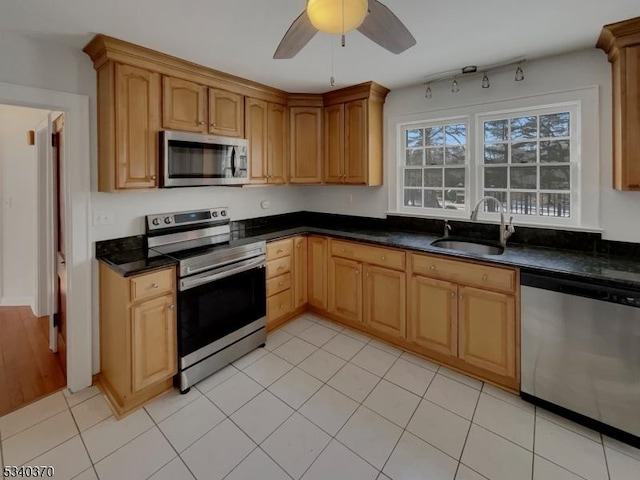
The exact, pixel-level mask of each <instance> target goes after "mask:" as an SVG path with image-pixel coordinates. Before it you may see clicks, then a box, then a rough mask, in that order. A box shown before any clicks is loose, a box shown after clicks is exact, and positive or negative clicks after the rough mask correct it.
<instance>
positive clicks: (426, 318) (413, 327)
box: [407, 275, 458, 356]
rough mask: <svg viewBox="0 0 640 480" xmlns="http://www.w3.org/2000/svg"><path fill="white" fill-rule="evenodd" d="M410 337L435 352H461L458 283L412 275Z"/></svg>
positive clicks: (411, 340)
mask: <svg viewBox="0 0 640 480" xmlns="http://www.w3.org/2000/svg"><path fill="white" fill-rule="evenodd" d="M410 282H411V285H410V291H409V321H408V329H407V339H408V340H409V341H410V342H413V343H415V344H416V345H420V346H421V347H424V348H428V349H430V350H433V351H435V352H439V353H444V354H446V355H452V356H456V355H457V354H458V286H457V285H456V284H455V283H449V282H445V281H442V280H435V279H433V278H427V277H419V276H415V275H414V276H413V277H411V280H410Z"/></svg>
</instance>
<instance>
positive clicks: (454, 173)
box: [444, 168, 464, 188]
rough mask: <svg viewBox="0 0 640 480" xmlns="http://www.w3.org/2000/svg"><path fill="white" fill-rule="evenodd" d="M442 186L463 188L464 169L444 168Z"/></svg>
mask: <svg viewBox="0 0 640 480" xmlns="http://www.w3.org/2000/svg"><path fill="white" fill-rule="evenodd" d="M444 186H445V187H449V188H452V187H458V188H464V168H445V169H444Z"/></svg>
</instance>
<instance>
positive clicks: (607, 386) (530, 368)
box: [521, 272, 640, 447]
mask: <svg viewBox="0 0 640 480" xmlns="http://www.w3.org/2000/svg"><path fill="white" fill-rule="evenodd" d="M521 283H522V290H521V302H522V316H521V318H522V345H521V349H522V367H521V368H522V383H521V392H522V393H521V395H522V397H523V398H524V399H525V400H528V401H530V402H532V403H535V404H538V405H540V406H542V407H545V408H547V409H549V410H552V411H555V412H556V413H559V414H561V415H563V416H567V417H569V418H570V419H572V420H575V421H577V422H579V423H582V424H584V425H586V426H588V427H591V428H594V429H596V430H598V431H601V432H602V433H605V434H607V435H610V436H612V437H614V438H617V439H619V440H622V441H624V442H626V443H630V444H632V445H634V446H636V447H640V290H638V291H634V290H630V289H619V288H613V287H609V286H602V285H597V284H594V283H591V282H589V281H586V282H576V281H574V280H568V279H558V278H553V277H549V276H542V275H538V274H529V273H524V272H523V273H522V275H521Z"/></svg>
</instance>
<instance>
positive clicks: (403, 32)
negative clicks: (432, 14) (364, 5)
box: [358, 0, 416, 55]
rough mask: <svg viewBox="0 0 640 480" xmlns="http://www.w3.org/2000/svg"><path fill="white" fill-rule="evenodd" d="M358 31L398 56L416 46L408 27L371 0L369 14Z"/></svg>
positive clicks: (385, 8)
mask: <svg viewBox="0 0 640 480" xmlns="http://www.w3.org/2000/svg"><path fill="white" fill-rule="evenodd" d="M358 31H359V32H360V33H362V34H363V35H364V36H366V37H368V38H369V39H370V40H373V41H374V42H376V43H377V44H378V45H380V46H381V47H384V48H386V49H387V50H389V51H390V52H392V53H395V54H396V55H397V54H399V53H402V52H404V51H405V50H407V49H408V48H411V47H413V46H414V45H415V44H416V39H415V38H413V35H411V32H409V30H407V27H405V26H404V24H403V23H402V22H401V21H400V20H399V19H398V17H396V16H395V15H394V13H393V12H392V11H391V10H389V9H388V8H387V7H386V6H385V5H383V4H382V3H380V2H379V1H378V0H369V14H368V15H367V16H366V18H365V19H364V22H363V23H362V25H360V27H358Z"/></svg>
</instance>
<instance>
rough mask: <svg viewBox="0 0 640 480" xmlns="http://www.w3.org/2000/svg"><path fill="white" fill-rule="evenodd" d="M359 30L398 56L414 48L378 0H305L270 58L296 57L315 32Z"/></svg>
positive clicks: (414, 42)
mask: <svg viewBox="0 0 640 480" xmlns="http://www.w3.org/2000/svg"><path fill="white" fill-rule="evenodd" d="M355 29H358V31H359V32H360V33H362V34H363V35H364V36H366V37H368V38H369V39H370V40H372V41H374V42H375V43H377V44H378V45H380V46H381V47H383V48H386V49H387V50H389V51H390V52H392V53H395V54H400V53H402V52H404V51H405V50H407V49H408V48H411V47H413V46H414V45H415V44H416V39H415V38H413V35H411V32H409V30H407V27H405V26H404V24H403V23H402V22H401V21H400V20H399V19H398V17H396V16H395V15H394V13H393V12H392V11H391V10H389V8H387V7H386V6H385V5H383V4H382V3H380V2H379V1H378V0H307V8H306V10H305V11H304V12H302V14H301V15H300V16H299V17H298V18H297V19H296V20H295V21H294V22H293V23H292V24H291V26H290V27H289V30H287V33H286V34H285V35H284V37H283V38H282V41H281V42H280V45H278V48H277V50H276V53H275V54H274V55H273V58H275V59H286V58H293V57H295V56H296V55H297V54H298V52H299V51H300V50H302V49H303V48H304V46H305V45H306V44H307V43H309V41H311V39H312V38H313V37H314V36H315V34H316V33H318V31H320V32H325V33H333V34H341V35H342V46H344V42H345V37H344V36H345V33H347V32H349V31H351V30H355Z"/></svg>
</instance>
